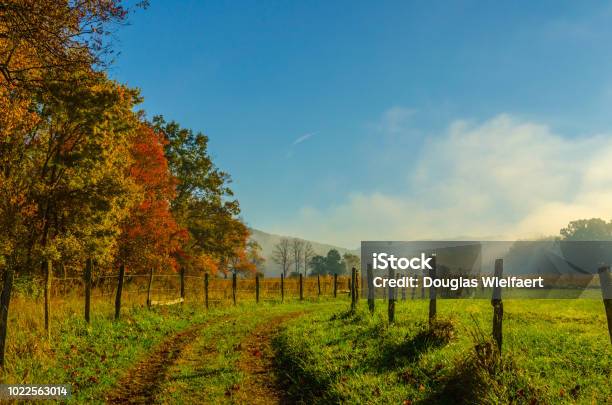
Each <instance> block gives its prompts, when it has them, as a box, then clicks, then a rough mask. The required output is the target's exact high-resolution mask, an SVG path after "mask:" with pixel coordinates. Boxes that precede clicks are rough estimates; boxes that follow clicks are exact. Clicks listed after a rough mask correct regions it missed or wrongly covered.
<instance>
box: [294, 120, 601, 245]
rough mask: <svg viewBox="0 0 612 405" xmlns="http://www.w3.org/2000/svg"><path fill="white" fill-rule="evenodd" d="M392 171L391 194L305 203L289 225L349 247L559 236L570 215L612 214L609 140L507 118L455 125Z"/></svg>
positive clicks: (355, 195) (358, 194)
mask: <svg viewBox="0 0 612 405" xmlns="http://www.w3.org/2000/svg"><path fill="white" fill-rule="evenodd" d="M385 119H388V117H385V118H384V119H383V121H384V120H385ZM392 121H393V120H392ZM391 128H394V127H393V125H392V126H391ZM398 131H399V130H398ZM397 170H398V171H403V172H404V173H405V174H404V176H403V177H404V178H406V177H407V178H408V179H409V180H408V181H407V182H406V183H399V184H400V185H399V186H398V188H397V189H396V190H395V191H394V192H391V193H381V192H367V191H356V192H354V193H351V194H350V195H348V196H345V197H344V198H343V199H342V201H339V202H337V203H335V204H333V205H331V206H329V207H327V208H325V209H315V208H312V207H305V208H304V209H302V210H301V212H300V213H299V214H298V215H297V216H296V219H295V221H294V222H293V223H290V224H288V229H286V231H287V232H289V233H292V234H300V235H301V236H303V237H305V238H312V239H314V240H321V241H325V242H331V243H336V244H339V245H342V246H347V247H355V246H357V245H358V243H359V241H360V240H409V239H424V238H461V237H471V238H499V239H502V238H519V237H521V238H528V237H535V236H543V235H551V234H558V232H559V229H560V228H561V227H563V226H565V225H566V224H567V223H568V222H569V221H570V220H572V219H577V218H588V217H603V218H610V217H612V137H610V136H604V135H593V136H589V137H579V138H568V137H564V136H561V135H559V134H555V133H554V132H552V131H551V130H550V129H549V128H548V127H547V126H546V125H542V124H538V123H534V122H525V121H519V120H517V119H515V118H512V117H510V116H508V115H499V116H497V117H494V118H492V119H490V120H488V121H485V122H482V123H478V124H473V123H468V122H465V121H457V122H454V123H452V124H451V125H450V126H449V127H448V129H447V131H445V133H443V134H442V135H440V136H436V137H432V138H429V139H428V141H426V143H425V145H424V147H423V149H422V150H421V151H420V153H419V154H418V156H417V157H416V164H414V165H412V166H408V165H407V166H406V167H398V168H397ZM383 175H384V174H383V173H381V176H383ZM399 177H402V176H399Z"/></svg>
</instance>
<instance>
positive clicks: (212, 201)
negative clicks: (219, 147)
mask: <svg viewBox="0 0 612 405" xmlns="http://www.w3.org/2000/svg"><path fill="white" fill-rule="evenodd" d="M153 127H154V128H155V130H157V131H159V132H161V133H163V134H164V136H165V138H166V141H167V143H166V145H165V155H166V158H167V159H168V165H169V168H170V172H171V173H172V175H173V176H174V177H176V178H177V180H178V183H177V186H176V197H175V198H174V199H173V200H172V203H171V209H172V213H173V215H174V217H175V219H176V221H177V222H178V224H179V225H180V226H181V227H183V228H185V229H186V230H187V231H188V234H189V240H188V242H187V243H186V244H185V246H184V249H183V256H182V260H183V265H185V266H187V267H191V268H197V266H198V264H199V263H201V262H202V260H201V258H202V257H207V258H208V259H211V260H213V261H215V262H216V264H217V266H216V267H217V268H218V269H219V270H220V271H221V272H222V273H224V274H227V272H228V271H232V268H231V266H232V265H235V264H237V263H242V262H241V260H242V259H243V258H244V257H246V256H245V255H246V253H245V252H246V248H247V242H248V235H249V233H248V229H247V228H246V226H245V225H244V224H243V223H242V222H241V221H240V220H239V218H238V214H239V213H240V207H239V204H238V201H237V200H236V199H235V198H234V197H233V193H232V190H231V189H230V188H229V183H230V177H229V175H228V174H227V173H225V172H222V171H221V170H219V169H218V168H217V167H216V166H215V165H214V163H213V161H212V159H211V158H210V155H209V153H208V137H207V136H206V135H204V134H202V133H195V132H193V131H192V130H190V129H186V128H182V127H181V126H180V125H179V124H177V123H176V122H166V121H165V120H164V118H163V117H161V116H157V117H155V118H154V119H153ZM200 270H204V271H206V270H207V269H200Z"/></svg>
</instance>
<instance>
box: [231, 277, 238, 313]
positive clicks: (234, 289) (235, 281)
mask: <svg viewBox="0 0 612 405" xmlns="http://www.w3.org/2000/svg"><path fill="white" fill-rule="evenodd" d="M236 288H238V281H237V280H236V272H234V273H232V301H233V302H234V305H236Z"/></svg>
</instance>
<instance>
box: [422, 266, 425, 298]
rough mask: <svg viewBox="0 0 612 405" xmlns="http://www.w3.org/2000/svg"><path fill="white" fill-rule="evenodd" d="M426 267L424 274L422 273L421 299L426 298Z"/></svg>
mask: <svg viewBox="0 0 612 405" xmlns="http://www.w3.org/2000/svg"><path fill="white" fill-rule="evenodd" d="M425 271H426V270H425V269H423V274H421V299H422V300H424V299H425Z"/></svg>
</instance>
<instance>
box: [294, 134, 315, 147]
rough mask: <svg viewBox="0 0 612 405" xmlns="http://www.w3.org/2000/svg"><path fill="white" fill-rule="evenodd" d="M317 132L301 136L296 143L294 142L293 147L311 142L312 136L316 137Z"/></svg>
mask: <svg viewBox="0 0 612 405" xmlns="http://www.w3.org/2000/svg"><path fill="white" fill-rule="evenodd" d="M316 134H317V133H316V132H309V133H307V134H304V135H302V136H300V137H299V138H297V139H296V140H295V141H293V145H298V144H300V143H302V142H304V141H307V140H309V139H310V138H311V137H312V136H314V135H316Z"/></svg>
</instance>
